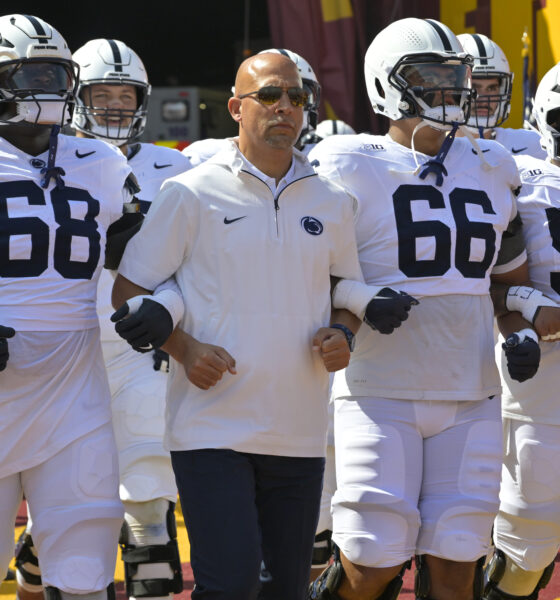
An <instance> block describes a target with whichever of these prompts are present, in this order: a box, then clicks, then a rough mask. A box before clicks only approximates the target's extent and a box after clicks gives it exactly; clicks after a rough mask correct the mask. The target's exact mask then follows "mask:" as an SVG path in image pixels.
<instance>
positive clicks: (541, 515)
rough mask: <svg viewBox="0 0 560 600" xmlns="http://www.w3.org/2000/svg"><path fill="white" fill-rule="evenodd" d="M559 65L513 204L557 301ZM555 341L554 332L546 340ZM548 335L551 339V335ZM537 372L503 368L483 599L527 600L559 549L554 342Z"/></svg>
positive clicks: (546, 87) (548, 79)
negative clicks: (496, 493) (499, 453)
mask: <svg viewBox="0 0 560 600" xmlns="http://www.w3.org/2000/svg"><path fill="white" fill-rule="evenodd" d="M559 85H560V66H559V65H556V66H554V67H553V68H552V69H551V70H550V71H548V73H547V74H546V75H545V76H544V77H543V79H542V81H541V82H540V84H539V86H538V89H537V93H536V96H535V105H534V113H535V117H536V122H537V125H538V128H539V131H540V132H541V136H542V140H543V142H544V145H545V146H546V150H547V154H548V161H546V162H545V161H540V160H537V159H535V158H533V157H530V156H518V157H516V162H517V165H518V167H519V171H520V174H521V180H522V182H523V187H522V189H521V194H520V195H519V197H518V199H517V202H518V208H519V213H520V215H521V218H522V220H523V235H524V238H525V242H526V245H527V252H528V256H529V270H530V275H531V281H532V282H533V284H534V285H535V287H536V288H537V289H538V290H540V291H541V292H543V293H544V294H546V295H547V296H549V297H550V298H552V299H553V300H556V301H557V302H558V301H560V275H559V274H558V265H559V264H560V254H559V252H560V93H559V91H558V90H559V89H560V88H559ZM548 339H554V338H550V337H549V338H548ZM555 339H558V338H557V337H556V338H555ZM540 347H541V353H542V358H541V366H540V368H539V374H538V377H535V378H534V379H530V380H528V381H526V382H524V383H520V382H518V381H515V380H512V379H511V377H510V376H509V374H508V372H507V369H506V368H504V366H502V369H501V371H502V383H503V388H504V393H503V397H502V418H503V422H504V459H503V460H504V466H503V468H502V483H501V489H500V511H499V513H498V516H497V518H496V520H495V523H494V545H495V550H494V555H493V557H492V559H491V560H490V562H489V564H488V566H487V568H486V589H485V593H484V596H483V597H484V598H485V599H486V600H534V599H536V598H537V597H538V595H539V590H541V589H542V588H544V587H545V586H546V584H547V583H548V582H549V581H550V577H551V575H552V570H553V568H554V559H555V557H556V554H557V553H558V549H559V547H560V485H559V482H558V477H557V469H558V466H557V465H558V462H559V460H560V441H559V440H560V434H559V433H560V409H559V407H558V398H557V390H558V387H559V385H560V374H559V371H558V361H559V358H560V342H558V341H553V342H552V343H549V344H545V343H541V344H540Z"/></svg>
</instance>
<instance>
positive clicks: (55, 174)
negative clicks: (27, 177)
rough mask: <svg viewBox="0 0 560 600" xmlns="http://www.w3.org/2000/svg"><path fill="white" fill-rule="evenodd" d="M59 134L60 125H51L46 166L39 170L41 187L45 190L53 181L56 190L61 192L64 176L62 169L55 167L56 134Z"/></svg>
mask: <svg viewBox="0 0 560 600" xmlns="http://www.w3.org/2000/svg"><path fill="white" fill-rule="evenodd" d="M59 133H60V125H53V128H52V130H51V135H50V137H49V155H48V159H47V166H46V167H43V168H42V169H41V175H42V176H43V177H42V178H41V187H42V188H44V189H46V188H48V187H49V183H50V180H51V179H54V180H55V185H56V187H57V189H59V190H61V189H62V188H63V187H64V180H63V179H62V176H63V175H66V173H65V171H64V169H63V168H62V167H57V166H56V165H55V161H56V151H57V148H58V134H59Z"/></svg>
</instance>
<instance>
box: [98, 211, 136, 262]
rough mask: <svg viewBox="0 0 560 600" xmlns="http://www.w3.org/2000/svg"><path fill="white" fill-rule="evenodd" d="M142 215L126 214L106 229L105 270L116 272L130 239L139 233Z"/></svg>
mask: <svg viewBox="0 0 560 600" xmlns="http://www.w3.org/2000/svg"><path fill="white" fill-rule="evenodd" d="M143 220H144V215H142V213H139V212H138V213H126V214H124V215H123V216H122V217H121V218H120V219H119V220H118V221H115V222H114V223H113V224H112V225H111V226H110V227H109V229H107V243H106V245H105V268H106V269H111V270H112V271H116V270H117V269H118V267H119V264H120V262H121V258H122V256H123V254H124V249H125V248H126V245H127V244H128V242H129V241H130V239H131V238H132V237H133V236H134V235H136V233H138V231H140V227H141V226H142V221H143Z"/></svg>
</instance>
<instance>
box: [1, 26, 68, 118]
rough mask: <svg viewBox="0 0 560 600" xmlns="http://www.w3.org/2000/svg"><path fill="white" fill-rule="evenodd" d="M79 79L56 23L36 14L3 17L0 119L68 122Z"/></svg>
mask: <svg viewBox="0 0 560 600" xmlns="http://www.w3.org/2000/svg"><path fill="white" fill-rule="evenodd" d="M77 80H78V68H77V65H76V64H75V63H74V62H73V61H72V55H71V53H70V50H69V49H68V45H67V44H66V41H65V40H64V38H63V37H62V36H61V35H60V33H59V32H58V31H57V30H56V29H54V28H53V27H51V26H50V25H49V24H48V23H45V21H43V20H42V19H39V18H38V17H32V16H28V15H6V16H4V17H0V124H3V125H6V124H13V123H19V122H27V123H33V124H39V125H46V124H59V125H64V124H65V123H66V122H67V121H68V120H69V118H70V117H69V113H68V103H69V102H71V101H73V96H74V92H75V90H76V85H77Z"/></svg>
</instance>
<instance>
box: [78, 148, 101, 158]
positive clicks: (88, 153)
mask: <svg viewBox="0 0 560 600" xmlns="http://www.w3.org/2000/svg"><path fill="white" fill-rule="evenodd" d="M96 152H97V151H96V150H92V151H91V152H84V153H83V154H80V152H79V151H78V150H76V158H85V157H86V156H91V155H92V154H95V153H96Z"/></svg>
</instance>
